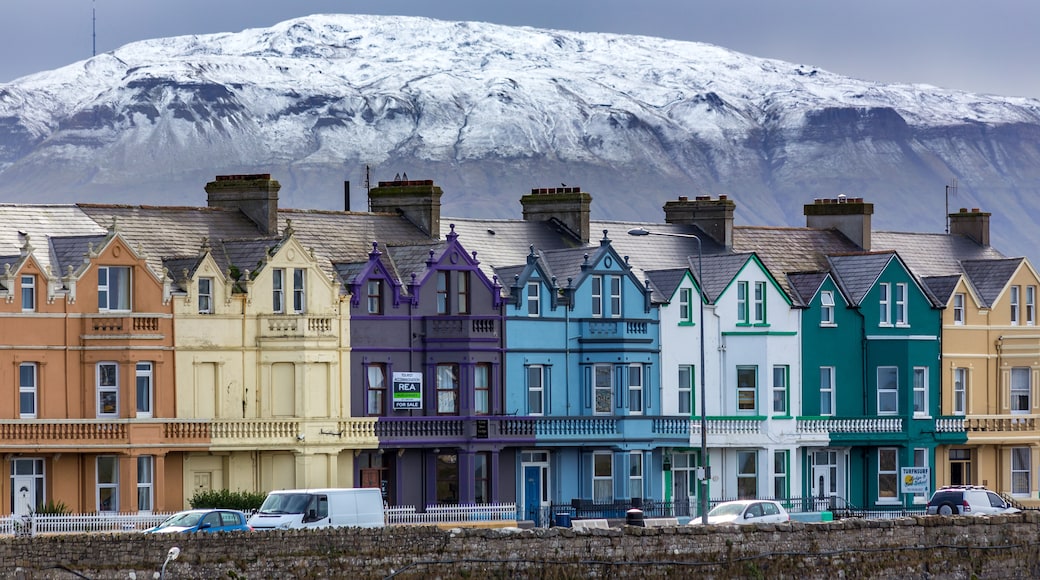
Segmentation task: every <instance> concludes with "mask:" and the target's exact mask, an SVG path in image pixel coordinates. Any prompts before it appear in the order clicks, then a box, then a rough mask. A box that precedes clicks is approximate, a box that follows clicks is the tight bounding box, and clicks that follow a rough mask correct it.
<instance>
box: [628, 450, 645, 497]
mask: <svg viewBox="0 0 1040 580" xmlns="http://www.w3.org/2000/svg"><path fill="white" fill-rule="evenodd" d="M643 495H644V494H643V453H642V452H640V451H633V452H631V453H629V454H628V497H643Z"/></svg>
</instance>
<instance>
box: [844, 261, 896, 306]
mask: <svg viewBox="0 0 1040 580" xmlns="http://www.w3.org/2000/svg"><path fill="white" fill-rule="evenodd" d="M893 258H895V252H866V253H861V254H850V255H845V256H831V257H830V258H829V260H830V263H831V270H832V271H833V272H834V274H835V279H836V280H837V282H838V284H839V285H841V287H842V289H843V290H844V292H845V295H846V296H848V298H849V300H850V301H851V302H852V304H853V305H854V306H859V305H860V304H862V302H863V298H864V297H865V296H866V295H867V292H868V291H870V289H871V288H873V287H874V284H875V283H877V280H878V277H880V276H881V272H882V271H883V270H884V269H885V267H886V266H888V264H889V262H891V261H892V259H893Z"/></svg>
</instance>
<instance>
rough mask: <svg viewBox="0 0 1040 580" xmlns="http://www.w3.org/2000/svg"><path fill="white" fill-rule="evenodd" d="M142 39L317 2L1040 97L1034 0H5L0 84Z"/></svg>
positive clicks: (238, 22)
mask: <svg viewBox="0 0 1040 580" xmlns="http://www.w3.org/2000/svg"><path fill="white" fill-rule="evenodd" d="M95 12H96V15H97V19H96V32H97V35H96V47H97V52H98V53H102V52H105V51H109V50H112V49H115V48H117V47H119V46H122V45H124V44H126V43H129V42H133V41H135V40H142V39H147V38H157V37H164V36H179V35H185V34H206V33H212V32H237V31H240V30H242V29H245V28H258V27H267V26H270V25H272V24H274V23H276V22H280V21H282V20H287V19H290V18H294V17H297V16H305V15H308V14H317V13H331V12H340V13H355V14H401V15H412V16H429V17H433V18H441V19H444V20H476V21H484V22H494V23H498V24H507V25H517V26H535V27H539V28H558V29H564V30H579V31H586V32H614V33H622V34H643V35H649V36H660V37H665V38H674V39H678V40H693V41H699V42H707V43H711V44H715V45H718V46H722V47H725V48H729V49H732V50H736V51H739V52H743V53H746V54H749V55H752V56H758V57H766V58H776V59H781V60H785V61H789V62H793V63H796V64H804V65H811V66H816V67H819V68H823V69H826V70H829V71H831V72H834V73H838V74H843V75H847V76H852V77H857V78H861V79H867V80H876V81H882V82H911V83H927V84H932V85H937V86H940V87H944V88H950V89H962V90H967V91H973V92H979V93H992V94H998V95H1004V96H1026V97H1037V98H1040V75H1038V74H1037V70H1038V68H1040V65H1038V64H1037V60H1038V57H1040V34H1038V33H1037V32H1036V30H1035V29H1036V26H1037V24H1038V23H1040V2H1034V1H1031V0H861V1H856V0H524V1H522V2H517V1H514V0H339V1H333V0H167V1H165V2H158V1H156V0H0V31H2V33H0V83H3V82H7V81H10V80H13V79H15V78H18V77H20V76H23V75H27V74H31V73H34V72H38V71H41V70H49V69H52V68H57V67H60V66H63V65H66V64H70V63H73V62H76V61H78V60H82V59H85V58H89V57H90V56H91V54H92V50H93V46H94V40H93V35H92V29H94V27H92V14H93V13H95Z"/></svg>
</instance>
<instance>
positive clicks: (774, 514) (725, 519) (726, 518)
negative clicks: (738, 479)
mask: <svg viewBox="0 0 1040 580" xmlns="http://www.w3.org/2000/svg"><path fill="white" fill-rule="evenodd" d="M789 521H791V514H789V513H787V510H785V509H784V506H782V505H780V504H779V503H777V502H775V501H772V500H766V499H741V500H737V501H727V502H725V503H720V504H719V505H717V506H715V509H713V510H711V511H710V512H708V523H709V524H779V523H782V522H789ZM700 523H701V518H699V517H697V518H693V519H692V520H690V525H691V526H694V525H700Z"/></svg>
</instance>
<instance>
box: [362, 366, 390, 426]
mask: <svg viewBox="0 0 1040 580" xmlns="http://www.w3.org/2000/svg"><path fill="white" fill-rule="evenodd" d="M365 382H366V383H368V384H367V385H366V387H367V388H368V392H367V397H366V405H365V407H366V409H367V411H368V416H369V417H381V416H383V415H384V414H385V413H386V365H385V364H383V363H372V364H369V365H368V366H367V367H365Z"/></svg>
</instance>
